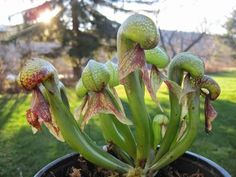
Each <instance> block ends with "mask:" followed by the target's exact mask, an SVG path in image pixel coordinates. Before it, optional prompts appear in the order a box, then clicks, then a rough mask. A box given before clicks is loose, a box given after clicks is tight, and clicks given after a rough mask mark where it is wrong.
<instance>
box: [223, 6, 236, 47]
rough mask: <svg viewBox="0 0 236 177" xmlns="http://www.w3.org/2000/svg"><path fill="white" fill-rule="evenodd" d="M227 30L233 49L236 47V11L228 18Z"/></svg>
mask: <svg viewBox="0 0 236 177" xmlns="http://www.w3.org/2000/svg"><path fill="white" fill-rule="evenodd" d="M225 29H226V30H227V35H226V37H227V39H228V42H229V45H230V46H231V47H232V48H235V47H236V10H234V11H233V12H232V14H231V16H230V17H229V18H228V20H227V22H226V23H225Z"/></svg>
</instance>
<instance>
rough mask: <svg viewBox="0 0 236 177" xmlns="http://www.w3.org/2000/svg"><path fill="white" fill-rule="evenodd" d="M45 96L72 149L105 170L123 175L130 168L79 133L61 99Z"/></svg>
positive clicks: (74, 121) (52, 95) (49, 94)
mask: <svg viewBox="0 0 236 177" xmlns="http://www.w3.org/2000/svg"><path fill="white" fill-rule="evenodd" d="M47 95H48V100H49V104H50V108H51V112H52V114H53V117H54V118H55V121H56V123H57V125H58V127H59V128H60V131H61V133H62V135H63V138H64V139H65V141H66V142H67V143H68V144H69V145H70V147H71V148H72V149H74V150H75V151H77V152H79V153H80V154H81V155H82V156H83V157H84V158H85V159H87V160H89V161H90V162H92V163H94V164H96V165H98V166H101V167H104V168H107V169H111V170H115V171H118V172H121V173H125V172H128V171H129V169H130V168H132V167H131V166H129V165H128V164H126V163H124V162H121V161H120V160H118V159H116V158H115V157H113V156H112V155H110V154H108V153H107V152H105V151H103V150H102V149H101V148H99V147H98V146H97V145H96V144H94V143H93V142H92V141H91V140H90V139H89V138H88V137H87V136H85V135H84V134H83V133H82V132H81V130H80V128H79V126H78V124H77V122H76V120H75V119H74V117H73V115H72V114H71V112H70V111H69V110H68V109H67V107H66V106H65V105H64V104H63V103H62V101H61V99H60V98H58V97H57V96H56V95H55V94H53V93H51V92H47Z"/></svg>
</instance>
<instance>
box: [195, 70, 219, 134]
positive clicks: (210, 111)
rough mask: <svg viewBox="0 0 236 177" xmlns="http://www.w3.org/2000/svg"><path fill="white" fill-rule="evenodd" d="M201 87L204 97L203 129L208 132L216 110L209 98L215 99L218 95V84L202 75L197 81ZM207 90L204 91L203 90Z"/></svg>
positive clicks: (215, 115)
mask: <svg viewBox="0 0 236 177" xmlns="http://www.w3.org/2000/svg"><path fill="white" fill-rule="evenodd" d="M197 84H198V85H199V87H200V88H201V91H202V95H203V96H204V97H205V105H204V112H205V130H206V132H207V133H209V132H210V131H211V130H212V121H213V120H214V119H215V118H216V117H217V112H216V111H215V109H214V107H213V106H212V104H211V100H216V99H217V98H218V96H219V95H220V92H221V90H220V86H219V85H218V83H217V82H216V81H215V80H214V79H212V78H211V77H209V76H206V75H204V76H203V77H202V78H201V80H199V81H198V82H197ZM204 89H205V90H206V91H207V92H205V90H204Z"/></svg>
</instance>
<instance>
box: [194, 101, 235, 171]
mask: <svg viewBox="0 0 236 177" xmlns="http://www.w3.org/2000/svg"><path fill="white" fill-rule="evenodd" d="M214 106H215V109H216V110H217V112H218V116H217V118H216V120H215V121H214V122H213V130H212V133H210V134H209V135H207V134H206V133H205V132H204V123H203V122H201V124H200V126H199V133H198V136H197V139H196V141H195V142H194V145H193V147H192V148H191V150H192V151H194V152H196V153H199V154H201V155H203V156H205V157H207V158H209V159H211V160H213V161H215V162H216V163H218V164H219V165H221V166H223V167H224V168H225V169H226V170H227V171H229V173H230V174H231V175H232V176H236V163H235V158H236V141H235V136H236V103H234V102H231V101H226V100H217V101H216V102H215V103H214Z"/></svg>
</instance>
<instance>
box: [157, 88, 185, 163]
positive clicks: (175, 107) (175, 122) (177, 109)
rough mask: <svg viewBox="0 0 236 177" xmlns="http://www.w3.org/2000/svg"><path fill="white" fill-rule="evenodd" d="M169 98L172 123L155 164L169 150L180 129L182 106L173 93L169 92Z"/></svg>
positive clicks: (168, 126)
mask: <svg viewBox="0 0 236 177" xmlns="http://www.w3.org/2000/svg"><path fill="white" fill-rule="evenodd" d="M169 97H170V108H171V112H170V122H169V124H168V125H167V130H166V133H165V135H164V137H163V140H162V143H161V146H160V149H159V150H158V152H157V154H156V156H155V158H154V163H156V162H157V161H158V160H159V159H160V158H161V157H162V156H163V155H164V154H165V153H166V152H167V151H168V150H169V148H170V146H171V143H172V142H173V140H174V138H175V136H176V134H177V131H178V127H179V122H180V115H181V106H180V104H179V100H178V98H177V97H176V96H175V95H174V94H173V93H171V92H169Z"/></svg>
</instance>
